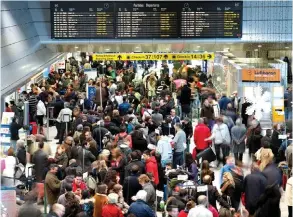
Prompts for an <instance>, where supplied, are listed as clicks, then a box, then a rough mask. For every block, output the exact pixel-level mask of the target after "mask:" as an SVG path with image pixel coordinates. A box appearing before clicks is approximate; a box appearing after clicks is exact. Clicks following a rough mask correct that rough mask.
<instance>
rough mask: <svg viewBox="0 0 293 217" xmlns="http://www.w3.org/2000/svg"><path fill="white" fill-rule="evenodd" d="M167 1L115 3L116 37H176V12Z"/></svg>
mask: <svg viewBox="0 0 293 217" xmlns="http://www.w3.org/2000/svg"><path fill="white" fill-rule="evenodd" d="M174 6H175V5H174V4H169V3H168V2H164V3H162V2H152V3H145V2H141V3H140V2H138V3H134V2H133V3H132V2H131V3H130V2H128V3H123V2H119V3H116V10H117V11H116V36H117V38H178V37H179V34H178V30H179V29H178V24H177V23H178V22H177V21H178V14H177V9H176V7H174Z"/></svg>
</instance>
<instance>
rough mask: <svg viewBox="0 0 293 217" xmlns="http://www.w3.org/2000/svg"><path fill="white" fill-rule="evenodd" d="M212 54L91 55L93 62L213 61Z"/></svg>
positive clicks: (213, 55)
mask: <svg viewBox="0 0 293 217" xmlns="http://www.w3.org/2000/svg"><path fill="white" fill-rule="evenodd" d="M214 58H215V54H214V53H129V54H128V53H117V54H116V53H111V54H109V53H107V54H93V60H109V61H113V60H213V59H214Z"/></svg>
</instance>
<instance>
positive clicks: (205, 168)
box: [200, 160, 215, 182]
mask: <svg viewBox="0 0 293 217" xmlns="http://www.w3.org/2000/svg"><path fill="white" fill-rule="evenodd" d="M205 175H209V176H210V177H211V181H214V180H215V174H214V172H213V171H212V170H211V169H210V164H209V162H208V161H207V160H204V161H203V162H202V164H201V175H200V178H201V182H202V180H203V177H205Z"/></svg>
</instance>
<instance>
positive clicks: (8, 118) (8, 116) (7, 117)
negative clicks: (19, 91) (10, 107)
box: [1, 112, 14, 125]
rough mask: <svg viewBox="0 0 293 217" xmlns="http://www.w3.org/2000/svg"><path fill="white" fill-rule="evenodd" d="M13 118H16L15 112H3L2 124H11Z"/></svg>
mask: <svg viewBox="0 0 293 217" xmlns="http://www.w3.org/2000/svg"><path fill="white" fill-rule="evenodd" d="M13 117H14V112H3V113H2V120H1V124H5V125H9V124H11V122H12V118H13Z"/></svg>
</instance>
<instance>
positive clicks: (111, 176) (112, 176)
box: [103, 170, 119, 193]
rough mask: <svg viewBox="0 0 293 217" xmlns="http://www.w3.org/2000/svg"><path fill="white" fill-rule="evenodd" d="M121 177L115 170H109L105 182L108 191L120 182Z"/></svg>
mask: <svg viewBox="0 0 293 217" xmlns="http://www.w3.org/2000/svg"><path fill="white" fill-rule="evenodd" d="M118 181H119V177H118V174H117V172H116V171H115V170H108V172H107V173H106V176H105V179H104V181H103V183H104V184H105V185H107V189H108V193H109V192H110V191H111V190H112V189H113V187H114V185H115V184H118Z"/></svg>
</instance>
